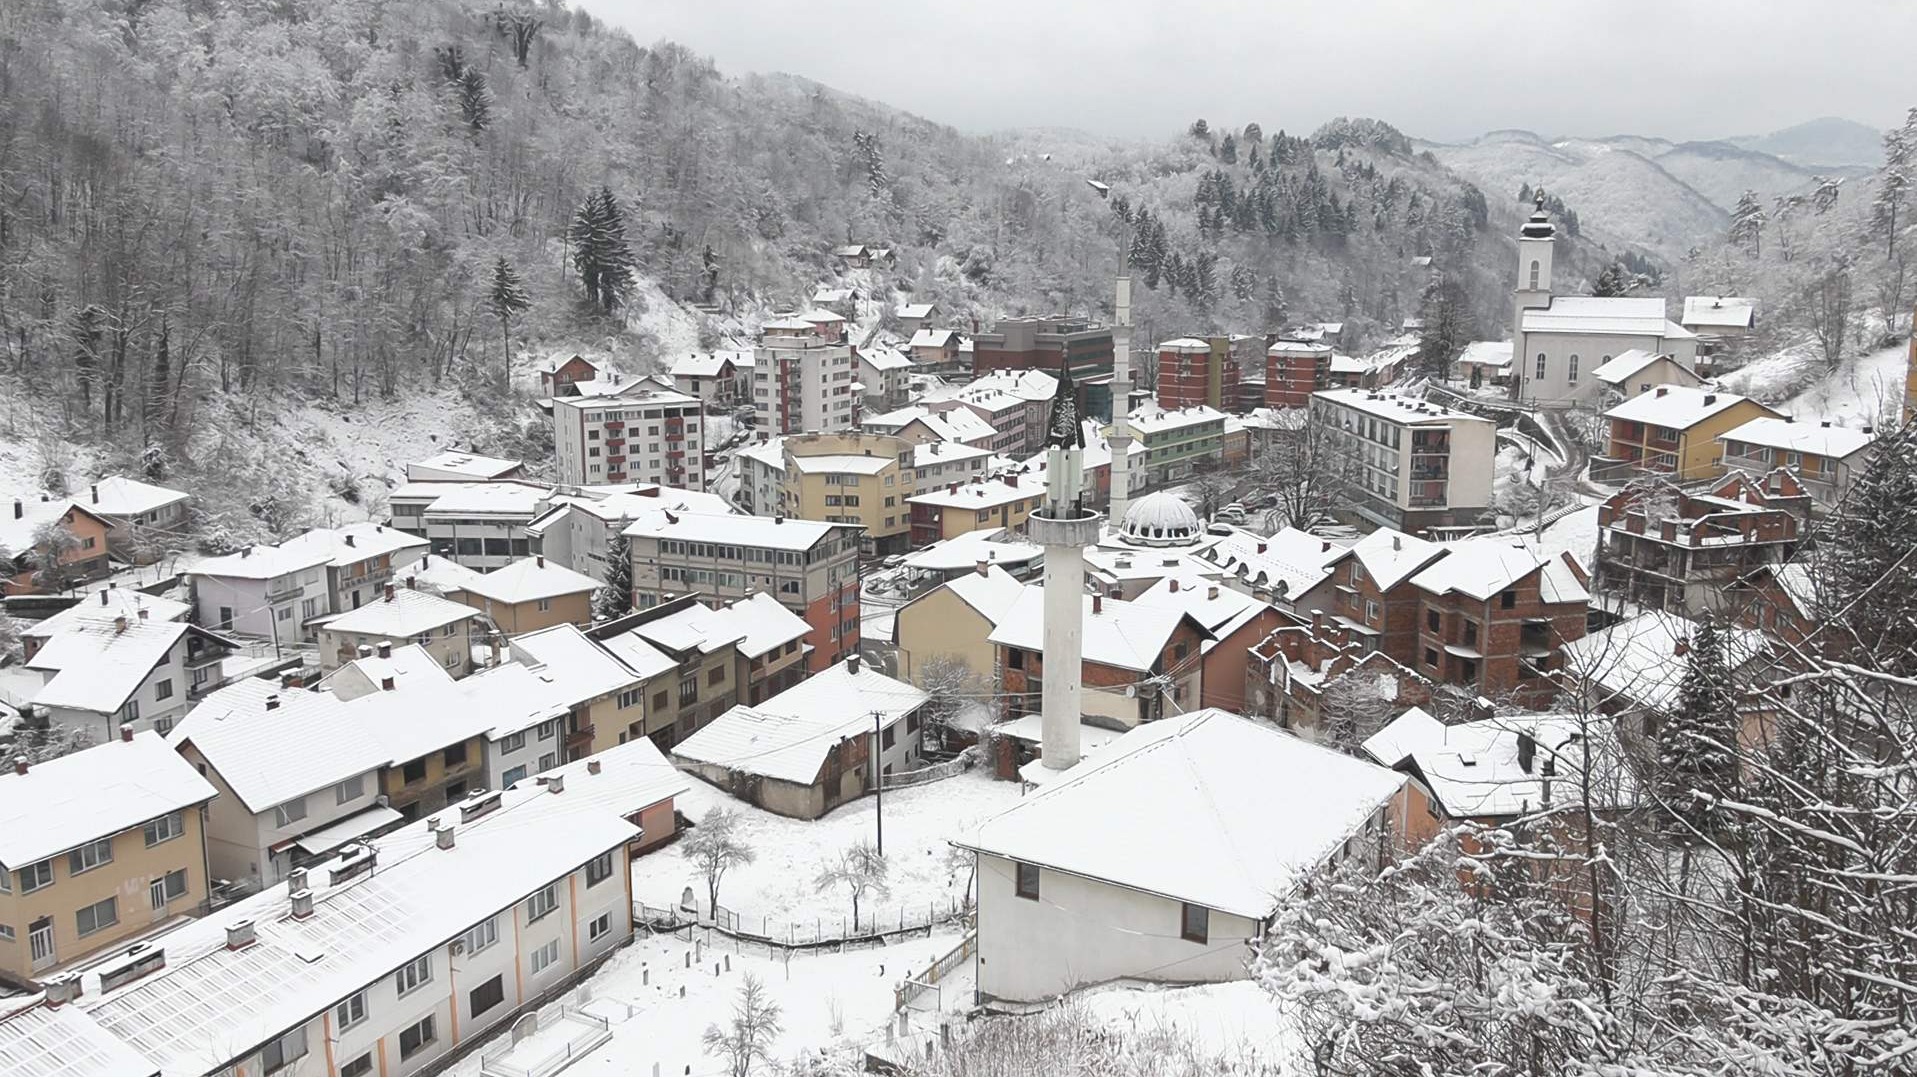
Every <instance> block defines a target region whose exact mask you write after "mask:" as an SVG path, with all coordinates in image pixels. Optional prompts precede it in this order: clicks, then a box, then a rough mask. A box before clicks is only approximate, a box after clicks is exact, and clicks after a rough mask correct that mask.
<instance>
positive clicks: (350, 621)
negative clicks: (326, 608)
mask: <svg viewBox="0 0 1917 1078" xmlns="http://www.w3.org/2000/svg"><path fill="white" fill-rule="evenodd" d="M479 616H480V612H479V611H478V610H476V609H474V608H473V607H470V606H467V605H466V604H465V603H456V602H453V601H452V600H450V599H442V598H440V597H439V596H437V595H434V594H432V593H430V592H425V591H419V590H416V589H414V588H398V587H394V586H393V585H391V584H388V585H386V587H385V590H384V591H383V592H382V593H381V595H380V598H379V599H378V601H376V602H370V603H367V604H366V605H365V606H362V607H360V608H359V609H357V610H348V611H347V612H345V613H344V614H336V615H334V616H333V617H331V618H328V619H326V620H324V621H322V622H321V623H320V626H319V652H320V669H321V670H323V671H324V670H332V669H334V668H336V667H338V666H339V665H340V664H342V663H347V662H351V661H352V660H353V658H354V657H355V656H357V655H358V654H359V649H360V648H361V647H375V646H378V645H379V644H381V643H385V642H392V643H405V642H412V643H415V644H418V645H419V646H420V647H423V648H425V649H426V650H427V652H428V653H430V654H431V655H432V656H433V658H434V659H436V660H438V662H439V664H440V665H441V666H443V667H445V668H446V672H447V673H449V674H451V675H452V676H453V677H455V678H462V677H465V676H466V675H467V674H468V673H470V672H471V671H472V668H473V657H472V651H473V642H474V640H475V638H477V637H478V636H479V634H480V632H481V631H482V630H481V629H480V628H479V627H478V625H477V624H476V620H475V619H477V618H478V617H479Z"/></svg>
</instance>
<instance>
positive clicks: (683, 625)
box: [606, 591, 812, 710]
mask: <svg viewBox="0 0 1917 1078" xmlns="http://www.w3.org/2000/svg"><path fill="white" fill-rule="evenodd" d="M617 625H620V626H625V625H630V626H631V627H630V629H628V630H627V631H628V632H630V633H632V634H635V635H637V636H638V637H639V638H640V639H643V640H645V641H647V642H648V643H650V644H652V645H653V646H654V647H656V648H659V649H660V650H661V651H664V652H666V653H668V654H672V653H675V652H676V653H681V654H689V653H690V652H691V651H694V650H697V651H699V652H701V653H702V654H706V655H709V654H712V653H714V652H721V653H722V652H724V651H725V650H726V649H727V648H730V650H731V652H732V653H733V654H734V656H735V657H736V663H737V668H736V670H735V672H734V674H733V681H732V683H733V686H734V687H735V689H736V692H734V693H733V695H736V696H737V698H738V702H740V703H745V704H756V703H759V702H760V701H762V700H764V699H766V698H767V697H771V696H776V695H778V694H779V693H781V692H784V691H785V690H787V689H789V688H791V687H792V686H793V685H796V684H798V682H799V680H800V679H801V678H802V677H803V676H804V674H805V653H806V647H805V643H804V641H805V635H806V633H808V632H810V631H811V629H812V627H811V626H810V625H807V624H806V622H805V619H804V618H802V617H800V616H799V615H797V614H794V613H793V612H792V611H790V610H787V609H786V608H785V607H783V606H780V605H779V601H778V600H777V599H774V598H773V597H772V596H770V595H767V594H766V593H765V592H762V591H758V592H753V593H752V594H751V595H748V596H746V597H745V598H743V599H733V600H731V601H730V602H727V603H723V604H720V605H718V606H712V605H708V604H706V603H701V602H697V601H696V600H693V599H690V598H688V599H682V600H675V601H674V602H672V603H662V604H660V605H659V606H655V607H653V608H652V609H651V610H647V611H642V612H640V613H639V614H638V615H636V616H634V617H630V618H622V619H620V620H619V621H618V622H617ZM606 644H607V647H609V648H610V647H613V646H614V644H613V642H612V640H611V639H608V640H607V641H606ZM702 677H703V682H702V687H701V690H700V691H701V694H702V695H703V696H704V698H705V699H706V700H708V701H710V700H717V699H724V694H723V693H720V692H718V691H715V690H716V687H717V686H719V685H720V684H721V683H722V682H720V681H714V680H713V675H712V674H711V672H710V671H709V670H708V671H704V672H703V673H702ZM731 703H732V701H727V702H726V705H725V706H727V707H729V706H731ZM721 710H723V708H721Z"/></svg>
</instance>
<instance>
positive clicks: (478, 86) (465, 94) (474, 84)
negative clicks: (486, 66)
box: [458, 67, 493, 134]
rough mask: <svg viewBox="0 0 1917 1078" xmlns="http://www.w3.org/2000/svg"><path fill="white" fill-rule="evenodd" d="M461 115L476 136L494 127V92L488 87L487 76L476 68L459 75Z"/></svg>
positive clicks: (467, 69)
mask: <svg viewBox="0 0 1917 1078" xmlns="http://www.w3.org/2000/svg"><path fill="white" fill-rule="evenodd" d="M458 92H459V113H460V115H461V116H463V117H464V118H465V120H466V126H467V127H470V128H472V129H473V133H474V134H478V133H479V132H481V131H484V130H485V129H486V128H488V127H490V126H492V122H493V92H492V90H491V89H490V88H489V87H487V85H486V76H485V75H483V74H481V73H480V71H479V69H478V68H476V67H469V68H466V69H465V70H464V71H462V72H460V75H459V91H458Z"/></svg>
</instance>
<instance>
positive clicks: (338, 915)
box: [0, 738, 686, 1074]
mask: <svg viewBox="0 0 1917 1078" xmlns="http://www.w3.org/2000/svg"><path fill="white" fill-rule="evenodd" d="M593 760H594V761H595V762H597V764H598V765H599V766H598V770H597V771H596V772H594V771H592V770H590V769H589V768H588V767H587V765H586V764H585V762H583V761H581V762H577V763H575V764H570V765H567V766H566V767H565V768H563V769H560V771H559V773H561V774H563V775H564V776H565V788H564V793H563V794H555V793H551V792H549V791H548V790H547V789H546V788H545V787H543V786H541V785H539V784H537V783H534V782H527V783H523V784H521V785H518V786H515V787H514V788H513V789H511V790H508V791H503V792H502V793H500V794H498V795H492V794H485V795H476V796H485V797H492V796H498V797H499V800H500V806H499V807H498V808H497V809H494V810H493V811H491V812H488V813H486V814H484V815H481V816H478V817H476V818H474V819H473V820H471V821H470V822H462V821H461V819H460V814H459V813H457V812H454V811H448V812H446V813H442V814H441V815H440V816H439V817H438V818H439V820H440V821H442V822H443V823H444V824H445V825H446V826H449V827H451V828H453V832H454V834H455V836H456V841H455V843H454V844H453V846H452V847H451V848H447V849H442V848H440V847H439V846H438V845H437V843H436V841H435V838H436V836H435V835H434V834H433V832H432V831H431V830H430V828H429V823H428V821H425V820H421V821H417V822H415V823H413V824H411V825H409V826H407V827H405V828H402V829H400V830H398V831H395V832H392V833H390V834H387V835H384V836H381V837H379V838H376V839H372V840H370V841H369V842H368V843H367V845H368V846H369V847H370V848H371V849H372V851H373V853H374V856H375V864H376V866H377V867H376V869H375V870H374V871H371V872H358V873H355V874H351V875H348V874H346V873H344V872H342V873H340V875H341V876H342V877H343V878H341V879H340V880H339V881H338V882H335V880H334V876H335V872H334V869H336V868H339V867H342V866H343V865H344V864H345V860H346V859H347V858H356V857H363V856H364V855H365V851H363V850H361V849H359V848H358V847H357V846H355V847H353V848H351V849H348V850H344V851H342V852H341V855H340V858H341V859H340V860H329V861H323V862H320V863H318V864H315V865H313V866H310V871H309V874H308V877H307V887H308V888H309V889H310V890H312V892H313V905H314V912H313V915H312V916H310V917H301V918H295V917H293V916H291V913H290V900H289V897H288V887H287V885H285V884H281V885H279V886H276V887H274V888H272V889H270V890H268V891H265V892H262V893H260V894H258V895H255V896H253V897H251V898H248V899H246V900H244V901H242V902H239V903H237V904H235V905H233V906H230V907H227V908H226V909H224V910H222V911H221V913H220V915H219V916H217V917H207V918H202V919H200V920H197V921H193V922H191V923H189V924H187V925H186V926H184V927H182V928H180V929H178V930H176V931H174V932H172V933H170V934H169V935H168V936H167V937H166V942H165V946H166V952H167V962H166V965H165V967H164V968H162V969H161V970H159V971H157V972H155V973H152V974H149V975H147V976H145V977H142V978H140V979H139V980H137V981H134V982H132V983H131V984H128V985H126V986H125V987H123V988H120V989H117V990H114V991H112V992H108V993H101V992H100V991H99V986H98V982H97V972H98V969H99V968H106V967H98V968H96V970H94V971H89V973H88V976H87V981H88V983H86V985H85V987H84V988H83V990H82V995H81V999H80V1001H78V1002H77V1003H75V1004H72V1005H70V1006H72V1007H75V1008H78V1009H82V1010H84V1011H85V1013H86V1016H87V1017H88V1018H90V1019H92V1020H93V1021H94V1022H96V1023H97V1024H98V1025H99V1026H100V1027H101V1028H103V1029H104V1030H106V1031H107V1032H109V1033H111V1034H112V1035H113V1036H115V1037H117V1038H118V1039H119V1040H121V1041H122V1042H124V1043H125V1044H127V1045H128V1046H130V1048H131V1049H132V1050H133V1052H135V1053H137V1054H139V1055H141V1056H144V1057H145V1058H146V1059H148V1060H150V1061H151V1062H152V1064H153V1066H152V1067H150V1068H148V1070H157V1071H158V1072H160V1073H165V1074H204V1073H212V1072H216V1071H220V1070H223V1069H227V1068H229V1067H230V1066H231V1064H232V1062H233V1061H234V1059H235V1057H236V1056H243V1055H245V1054H246V1053H248V1052H251V1051H252V1050H253V1047H252V1046H255V1045H259V1044H262V1043H264V1042H266V1041H268V1040H270V1039H272V1038H273V1037H276V1036H278V1035H279V1034H280V1033H282V1032H284V1031H285V1030H288V1029H292V1028H295V1027H297V1026H299V1025H301V1024H302V1023H304V1022H305V1021H307V1020H308V1019H309V1018H311V1017H312V1016H313V1015H314V1014H317V1013H320V1012H323V1011H325V1010H327V1009H328V1008H330V1007H331V1006H332V1005H333V1004H335V1003H337V1002H338V1001H340V1000H342V999H345V998H346V997H347V996H350V995H352V994H353V993H354V992H357V991H358V990H359V989H361V988H363V987H365V986H366V985H367V984H369V983H372V982H374V981H377V980H379V979H380V978H381V977H385V976H387V975H388V974H390V973H391V972H392V971H393V970H395V969H397V968H399V967H400V966H401V965H403V964H405V963H406V962H408V961H411V960H412V959H413V958H415V957H417V956H418V955H420V954H422V953H425V952H428V951H431V950H432V949H433V948H435V947H438V946H441V945H443V944H444V943H445V941H446V940H448V939H451V938H453V937H455V936H457V935H459V934H460V933H461V932H463V931H465V930H466V929H467V928H469V927H471V926H472V925H475V924H477V923H479V922H481V921H484V920H486V919H487V918H489V917H492V916H493V915H494V914H496V913H498V912H499V911H500V910H503V909H510V908H511V907H512V906H514V905H515V904H516V903H518V902H520V901H522V900H523V899H525V898H526V897H527V896H528V895H529V894H531V893H532V892H534V891H536V890H538V889H539V888H541V887H543V886H545V885H546V884H548V883H551V882H553V881H555V880H560V879H563V878H564V877H566V876H568V875H569V874H570V873H572V872H574V871H576V870H577V869H578V868H579V866H580V865H582V864H585V863H586V862H587V861H590V860H592V859H593V858H594V857H596V856H598V855H599V854H602V853H605V852H608V851H611V850H617V849H618V848H619V847H621V846H623V845H625V844H627V843H630V842H631V841H632V840H633V839H635V838H637V837H638V836H639V834H640V830H639V828H638V827H637V826H635V825H634V824H632V823H630V822H628V817H633V816H636V815H637V813H638V812H639V811H640V810H642V809H644V808H646V807H648V806H649V805H654V804H659V803H661V802H663V801H666V800H668V799H670V798H672V797H673V796H675V795H676V794H678V793H680V792H683V791H684V789H685V786H686V781H685V779H684V778H683V777H682V776H680V775H679V774H678V773H677V772H675V771H674V770H673V768H672V767H671V765H670V764H669V763H668V762H667V761H666V760H665V758H664V757H663V756H662V755H660V753H659V750H658V749H657V747H655V746H654V745H653V744H652V742H651V741H650V740H649V739H646V738H637V739H634V740H633V741H630V742H628V743H626V744H624V745H619V746H616V747H614V748H612V749H609V750H607V751H606V752H603V753H599V754H597V755H595V756H594V757H593ZM242 918H244V919H247V920H250V921H252V922H253V924H254V926H255V927H254V931H255V942H254V943H252V944H251V945H249V946H247V947H245V948H241V949H238V950H234V949H229V948H228V947H227V945H226V926H227V925H229V924H232V923H234V922H235V921H237V920H239V919H242ZM242 996H243V997H244V1000H245V1005H244V1006H235V999H236V998H239V997H242ZM6 1033H7V1031H6V1030H4V1028H0V1038H4V1037H5V1036H6ZM147 1072H148V1071H147V1070H143V1071H141V1072H140V1073H147Z"/></svg>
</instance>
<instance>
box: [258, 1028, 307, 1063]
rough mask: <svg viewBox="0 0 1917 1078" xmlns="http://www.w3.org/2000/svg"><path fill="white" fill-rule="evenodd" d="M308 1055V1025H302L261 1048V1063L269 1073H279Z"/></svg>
mask: <svg viewBox="0 0 1917 1078" xmlns="http://www.w3.org/2000/svg"><path fill="white" fill-rule="evenodd" d="M305 1057H306V1027H305V1026H301V1027H299V1028H298V1029H295V1030H294V1031H293V1032H291V1033H288V1034H287V1035H286V1036H284V1037H281V1038H280V1039H279V1040H276V1041H268V1042H267V1044H266V1047H265V1048H262V1049H260V1065H261V1066H262V1067H264V1068H265V1069H266V1073H268V1074H278V1073H279V1072H280V1071H283V1070H285V1069H286V1068H287V1067H289V1066H291V1065H293V1064H294V1063H296V1062H298V1061H299V1060H301V1059H304V1058H305Z"/></svg>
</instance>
